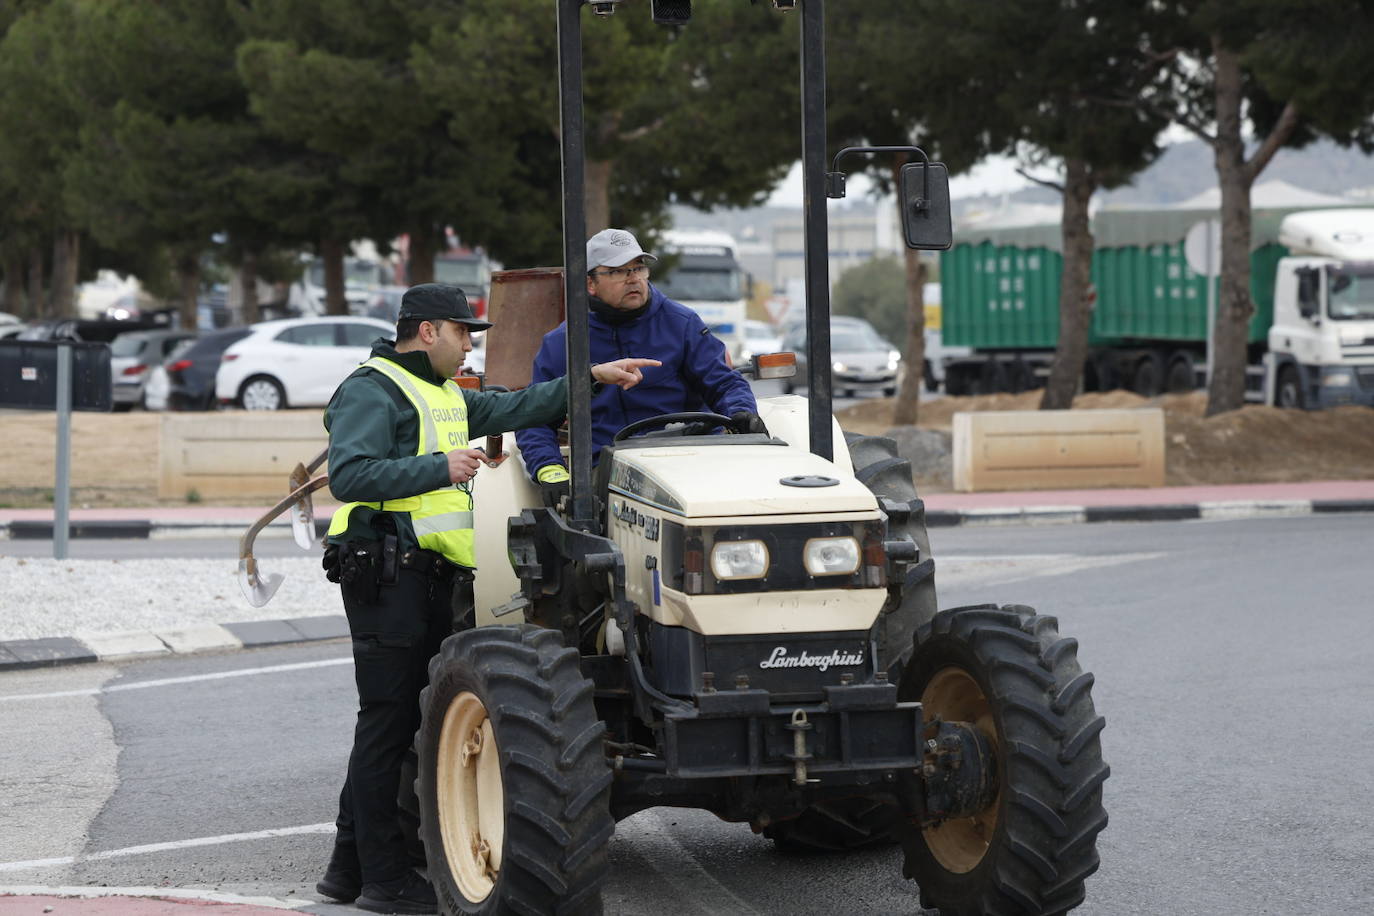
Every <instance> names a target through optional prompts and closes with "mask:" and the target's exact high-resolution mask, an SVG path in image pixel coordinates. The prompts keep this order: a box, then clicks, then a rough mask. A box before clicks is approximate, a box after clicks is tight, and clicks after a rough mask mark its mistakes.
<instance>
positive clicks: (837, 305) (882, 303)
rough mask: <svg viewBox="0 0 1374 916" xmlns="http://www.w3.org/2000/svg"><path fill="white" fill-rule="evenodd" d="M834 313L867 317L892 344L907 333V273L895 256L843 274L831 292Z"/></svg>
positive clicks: (861, 265) (880, 259)
mask: <svg viewBox="0 0 1374 916" xmlns="http://www.w3.org/2000/svg"><path fill="white" fill-rule="evenodd" d="M830 304H831V311H833V312H834V313H835V314H837V315H854V316H855V317H858V318H863V319H865V320H866V321H868V323H869V324H871V325H873V327H875V328H877V329H878V333H879V334H881V335H882V336H883V337H884V338H886V339H887V340H890V341H897V340H903V339H904V338H905V337H906V333H907V311H908V309H907V296H906V270H905V268H904V266H903V264H902V262H901V261H899V260H898V259H897V258H893V257H883V258H873V259H872V260H870V261H867V262H865V263H863V264H860V265H858V266H857V267H851V268H850V269H849V270H846V271H845V272H844V273H842V274H841V275H840V278H839V280H837V281H836V282H835V287H834V289H832V290H831V292H830Z"/></svg>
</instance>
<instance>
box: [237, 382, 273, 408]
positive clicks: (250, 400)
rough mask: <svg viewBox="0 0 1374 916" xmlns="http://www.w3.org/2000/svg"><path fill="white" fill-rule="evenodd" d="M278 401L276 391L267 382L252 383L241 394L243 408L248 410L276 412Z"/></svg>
mask: <svg viewBox="0 0 1374 916" xmlns="http://www.w3.org/2000/svg"><path fill="white" fill-rule="evenodd" d="M279 400H280V399H279V398H278V397H277V390H276V389H275V388H273V387H272V385H271V384H269V383H268V382H254V383H253V384H251V385H249V386H248V388H247V389H245V390H244V392H243V406H244V407H245V408H247V409H248V410H276V409H277V407H278V406H279Z"/></svg>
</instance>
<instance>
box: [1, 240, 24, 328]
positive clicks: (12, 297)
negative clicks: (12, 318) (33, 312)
mask: <svg viewBox="0 0 1374 916" xmlns="http://www.w3.org/2000/svg"><path fill="white" fill-rule="evenodd" d="M4 270H5V298H4V301H3V302H0V312H9V313H10V314H11V315H16V316H18V317H20V318H27V317H29V311H28V309H27V307H26V304H25V302H24V259H23V258H22V257H20V256H19V255H17V254H7V255H5V267H4Z"/></svg>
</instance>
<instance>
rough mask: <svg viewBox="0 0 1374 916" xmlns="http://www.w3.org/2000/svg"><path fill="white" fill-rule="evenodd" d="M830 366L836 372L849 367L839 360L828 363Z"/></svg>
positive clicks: (843, 370)
mask: <svg viewBox="0 0 1374 916" xmlns="http://www.w3.org/2000/svg"><path fill="white" fill-rule="evenodd" d="M830 368H831V369H834V370H835V371H836V372H845V371H846V370H848V369H849V367H848V366H846V365H845V364H844V363H840V362H836V363H832V364H831V365H830Z"/></svg>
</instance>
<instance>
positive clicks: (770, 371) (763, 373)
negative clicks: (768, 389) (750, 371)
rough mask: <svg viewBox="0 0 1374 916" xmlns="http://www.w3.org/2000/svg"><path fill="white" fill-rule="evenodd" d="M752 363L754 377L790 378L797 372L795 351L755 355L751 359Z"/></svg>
mask: <svg viewBox="0 0 1374 916" xmlns="http://www.w3.org/2000/svg"><path fill="white" fill-rule="evenodd" d="M752 362H753V364H754V378H757V379H765V378H791V377H792V376H794V375H796V374H797V354H795V353H765V354H763V355H762V356H755V357H754V358H753V360H752Z"/></svg>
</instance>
